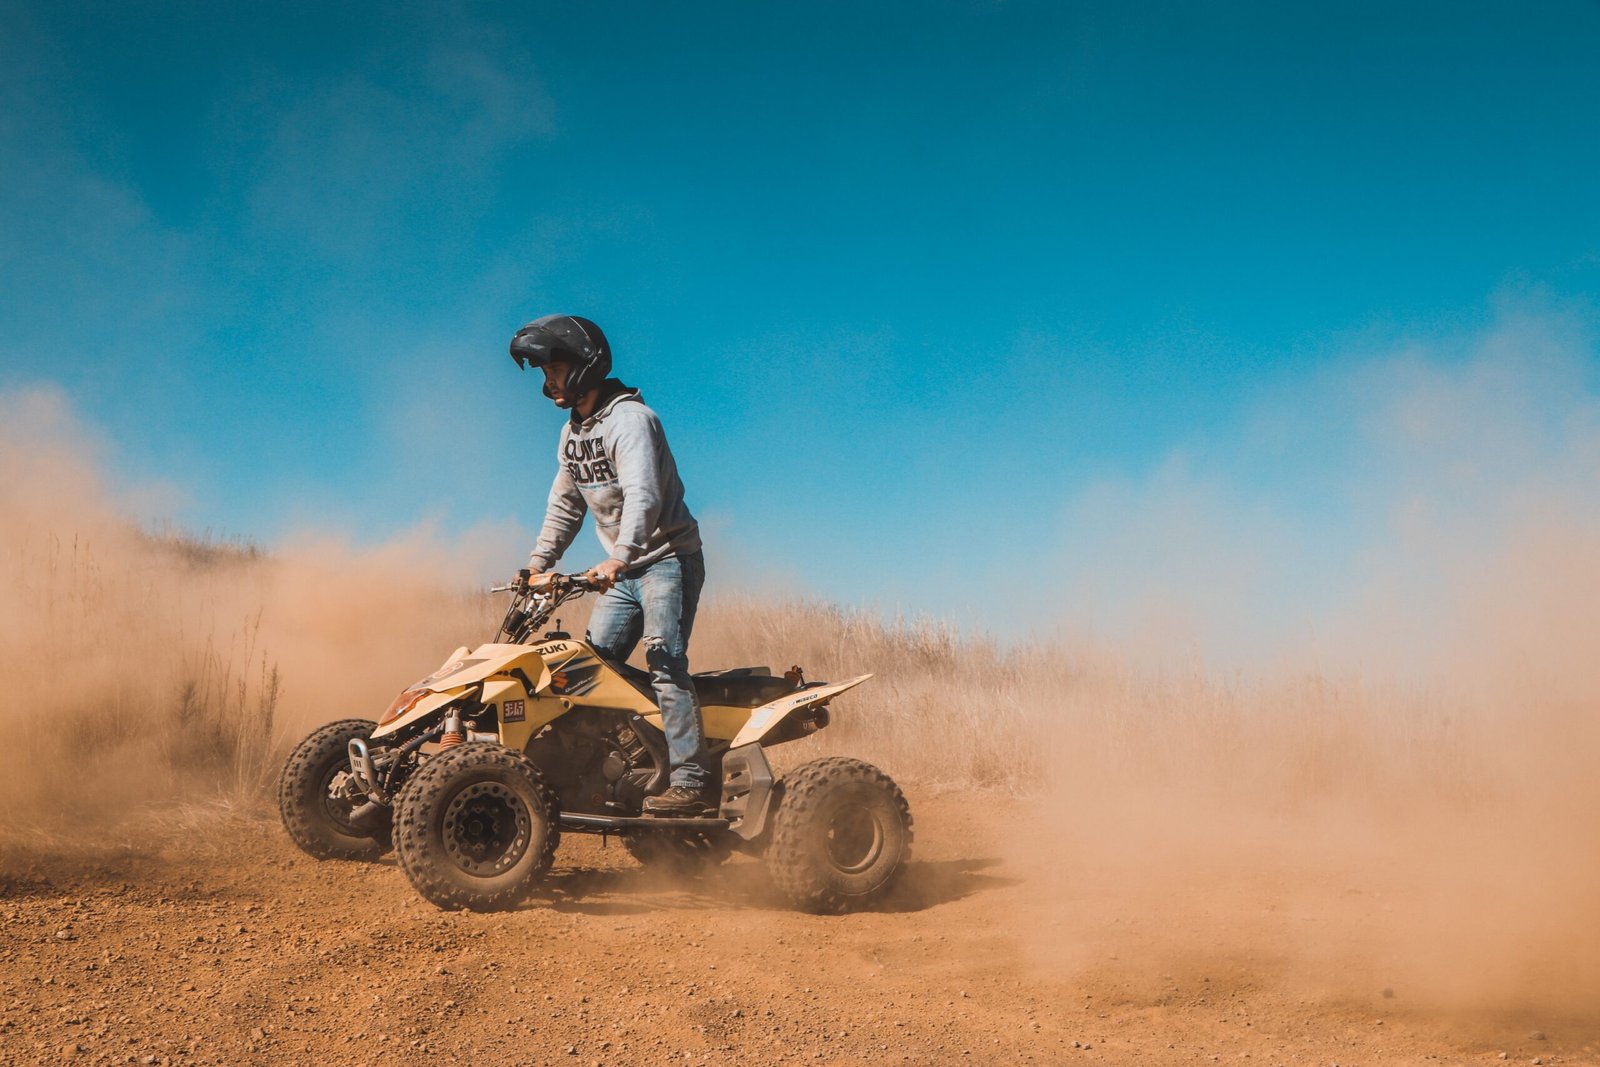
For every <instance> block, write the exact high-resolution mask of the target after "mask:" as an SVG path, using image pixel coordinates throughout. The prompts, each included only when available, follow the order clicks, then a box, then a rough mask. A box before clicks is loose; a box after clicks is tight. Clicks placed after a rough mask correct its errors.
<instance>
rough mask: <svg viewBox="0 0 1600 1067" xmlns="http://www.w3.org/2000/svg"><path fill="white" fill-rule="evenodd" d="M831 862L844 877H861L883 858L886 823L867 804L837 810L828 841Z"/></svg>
mask: <svg viewBox="0 0 1600 1067" xmlns="http://www.w3.org/2000/svg"><path fill="white" fill-rule="evenodd" d="M824 843H825V845H826V848H827V853H828V862H829V863H831V864H833V867H834V869H835V870H837V871H839V872H840V873H842V874H860V873H861V872H862V871H865V870H867V869H868V868H870V867H871V866H872V865H873V864H874V863H876V862H878V857H879V856H881V855H883V843H884V829H883V820H882V819H881V818H880V817H879V815H878V813H877V812H876V811H875V810H873V809H872V808H870V807H868V806H867V805H865V804H844V805H841V806H839V807H838V808H835V809H834V812H833V817H832V818H831V819H829V820H828V831H827V835H826V837H825V838H824Z"/></svg>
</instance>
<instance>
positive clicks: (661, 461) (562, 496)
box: [528, 379, 700, 574]
mask: <svg viewBox="0 0 1600 1067" xmlns="http://www.w3.org/2000/svg"><path fill="white" fill-rule="evenodd" d="M602 389H603V390H604V391H602V393H601V400H600V403H599V405H598V406H597V407H596V408H595V410H594V414H592V415H590V416H589V417H588V418H587V419H580V418H579V417H578V416H577V414H576V413H574V414H573V416H572V418H570V419H569V420H568V421H567V424H566V425H565V426H563V427H562V428H561V443H560V446H559V447H558V449H557V452H556V463H557V466H558V470H557V471H556V480H555V484H554V485H552V486H551V487H550V504H549V507H548V509H547V510H546V511H545V517H544V527H543V528H542V529H541V530H540V531H539V541H538V543H537V544H536V545H535V546H534V549H533V553H532V554H531V555H530V556H529V557H528V566H529V568H531V569H532V570H533V572H534V573H535V574H538V573H541V572H543V571H547V570H549V569H550V568H551V567H553V566H555V564H556V561H557V560H559V559H560V558H561V554H562V553H563V552H565V551H566V550H567V547H568V546H569V545H571V544H572V539H573V538H574V537H576V536H577V534H578V529H579V527H581V526H582V525H583V514H584V512H585V511H592V512H594V529H595V533H597V534H599V535H600V544H601V546H602V547H604V548H605V550H606V553H607V554H608V555H609V556H610V558H612V559H614V560H617V561H618V562H620V563H622V564H624V565H625V566H626V567H627V568H628V569H629V570H633V569H635V568H637V567H642V566H644V565H646V564H649V563H654V562H656V561H657V560H662V559H666V558H668V557H669V556H686V555H691V554H693V553H695V552H698V551H699V550H700V526H699V524H698V523H696V522H695V521H694V516H693V515H691V514H689V508H688V506H687V505H686V504H684V502H683V482H681V481H679V479H678V465H677V463H675V462H674V461H673V459H672V450H671V449H669V448H668V447H667V435H666V433H665V432H663V431H662V429H661V419H660V418H658V417H657V416H656V413H655V412H654V411H651V410H650V409H649V408H647V407H645V405H644V401H643V400H642V399H641V398H640V396H639V390H637V389H629V388H628V387H626V386H624V385H623V384H622V383H621V382H618V381H616V380H615V379H608V380H607V381H606V383H605V385H604V386H603V387H602Z"/></svg>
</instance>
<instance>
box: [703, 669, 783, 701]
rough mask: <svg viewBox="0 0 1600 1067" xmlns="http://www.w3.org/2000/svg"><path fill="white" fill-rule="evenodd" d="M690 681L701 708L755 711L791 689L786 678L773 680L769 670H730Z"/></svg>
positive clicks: (712, 672) (707, 673)
mask: <svg viewBox="0 0 1600 1067" xmlns="http://www.w3.org/2000/svg"><path fill="white" fill-rule="evenodd" d="M691 677H692V678H693V679H694V691H695V695H696V696H698V697H699V698H700V703H701V704H702V705H705V704H714V705H717V706H718V707H724V708H759V707H760V706H761V705H763V704H765V703H767V701H769V700H776V699H778V698H779V697H781V696H783V694H785V693H788V692H792V691H793V690H794V688H795V685H794V683H793V682H791V681H789V679H787V678H774V677H773V676H772V668H771V667H733V668H730V669H729V670H725V671H706V672H704V673H703V674H696V675H692V676H691Z"/></svg>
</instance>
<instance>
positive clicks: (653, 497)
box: [511, 315, 719, 817]
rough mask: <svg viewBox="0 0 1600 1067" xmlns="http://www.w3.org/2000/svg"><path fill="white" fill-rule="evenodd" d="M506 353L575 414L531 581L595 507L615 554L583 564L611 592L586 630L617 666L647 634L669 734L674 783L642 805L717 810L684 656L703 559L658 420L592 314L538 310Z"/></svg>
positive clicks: (546, 573) (542, 574)
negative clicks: (625, 376) (621, 372)
mask: <svg viewBox="0 0 1600 1067" xmlns="http://www.w3.org/2000/svg"><path fill="white" fill-rule="evenodd" d="M511 358H512V359H514V360H516V362H517V366H519V367H524V368H526V367H528V366H535V367H538V368H539V369H540V370H542V371H543V372H544V395H545V396H547V397H549V398H550V399H551V400H553V401H554V402H555V405H556V407H558V408H561V409H562V410H570V411H571V415H570V417H569V418H568V420H567V423H566V425H564V426H563V427H562V428H561V438H560V444H559V446H558V448H557V451H556V464H557V467H556V476H555V483H554V484H553V485H552V486H551V487H550V499H549V504H548V507H547V509H546V511H545V518H544V525H543V527H542V528H541V529H540V531H539V538H538V541H537V543H536V545H535V547H534V549H533V552H532V554H531V555H530V556H529V558H528V568H529V571H530V574H531V577H529V578H527V579H526V581H527V583H528V584H529V585H531V587H532V588H534V589H541V588H544V587H545V586H547V585H548V584H549V581H550V574H551V569H552V568H553V567H554V566H555V564H556V563H557V561H559V560H560V559H561V555H562V553H563V552H565V551H566V550H567V548H568V546H570V545H571V544H572V540H573V538H574V537H575V536H577V533H578V530H579V528H580V527H581V526H582V525H583V516H584V513H585V512H586V511H588V512H593V513H594V520H595V533H596V534H598V535H599V537H600V544H601V546H602V547H603V548H604V549H605V551H606V553H607V556H608V557H609V558H607V559H606V560H605V562H603V563H600V564H599V565H597V566H595V567H593V568H591V569H590V571H589V572H588V573H589V576H590V577H591V578H593V579H594V580H595V581H597V582H598V583H600V585H601V586H602V587H603V588H604V589H605V594H604V595H603V596H602V597H601V598H600V601H599V603H597V604H596V605H595V607H594V612H593V614H592V615H591V616H590V618H589V631H588V635H587V638H588V641H589V643H590V644H591V645H593V646H594V648H595V649H596V650H597V651H599V652H601V653H602V654H604V655H607V656H609V657H610V658H612V659H614V660H615V661H617V662H619V663H620V662H624V661H626V660H627V658H628V657H629V656H630V655H631V654H632V653H633V650H634V649H635V648H636V647H637V646H638V644H639V640H640V638H641V637H642V638H643V640H644V649H645V663H646V665H647V666H648V667H649V671H650V679H651V685H652V687H653V689H654V691H655V696H656V701H657V703H658V704H659V705H660V708H661V718H662V722H663V725H664V727H665V731H664V732H665V733H666V738H667V757H668V762H669V764H670V766H671V776H670V780H669V787H668V789H667V790H666V791H665V792H664V793H661V794H660V795H658V796H653V797H650V798H648V799H647V800H645V802H644V810H645V812H646V813H648V814H652V815H658V816H689V817H693V816H699V815H704V814H706V813H707V812H711V811H714V810H715V809H716V807H717V803H718V795H719V794H718V777H717V775H716V774H715V773H713V768H712V767H711V766H710V763H711V759H710V757H709V755H708V753H707V751H706V740H705V727H704V724H703V722H702V720H701V714H700V705H699V703H698V701H697V699H696V696H695V688H694V683H693V682H692V681H691V680H690V675H689V657H688V645H689V634H690V631H691V630H693V628H694V616H695V608H696V607H697V605H698V604H699V601H700V588H701V586H702V585H703V584H704V583H705V558H704V556H703V554H702V552H701V546H700V527H699V524H698V523H696V522H695V519H694V516H693V515H691V514H690V513H689V508H688V506H687V505H686V504H685V503H684V499H683V482H682V481H681V480H680V479H679V477H678V466H677V463H676V462H674V460H673V458H672V450H671V449H670V448H668V447H667V438H666V434H665V433H664V432H663V430H662V428H661V420H660V419H659V418H658V417H657V416H656V413H655V412H654V411H652V410H650V408H648V407H646V406H645V404H644V401H643V400H642V399H641V398H640V396H639V391H638V390H637V389H630V388H628V387H627V386H625V385H623V384H622V383H621V382H620V381H618V380H617V379H615V378H612V377H609V374H610V373H611V347H610V345H609V344H608V343H607V342H606V338H605V335H604V334H603V333H601V332H600V327H598V326H596V325H595V324H594V323H593V322H590V321H589V320H588V319H584V318H579V317H577V316H575V315H546V316H544V317H543V318H539V319H535V320H534V321H532V322H530V323H528V324H527V325H526V326H524V327H522V328H521V329H520V330H518V331H517V333H516V336H514V337H513V338H512V339H511ZM523 580H524V579H521V578H520V577H519V579H518V581H519V582H521V581H523Z"/></svg>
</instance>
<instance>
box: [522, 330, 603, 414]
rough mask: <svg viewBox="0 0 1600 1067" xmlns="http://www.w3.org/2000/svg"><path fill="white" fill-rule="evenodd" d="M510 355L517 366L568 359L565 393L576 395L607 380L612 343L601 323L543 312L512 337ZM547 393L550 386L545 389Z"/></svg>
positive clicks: (562, 361) (580, 394)
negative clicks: (608, 341)
mask: <svg viewBox="0 0 1600 1067" xmlns="http://www.w3.org/2000/svg"><path fill="white" fill-rule="evenodd" d="M511 358H512V359H514V360H516V361H517V366H519V367H527V366H530V365H532V366H535V367H542V366H544V365H545V364H546V363H570V364H572V373H570V374H568V375H567V382H566V390H567V393H568V394H569V395H570V396H572V397H574V398H576V397H580V396H582V395H583V394H584V393H587V392H588V391H589V390H591V389H593V388H594V387H595V386H597V385H599V384H600V383H601V382H603V381H605V380H606V376H607V375H609V374H610V373H611V346H610V345H609V344H607V343H606V335H605V334H603V333H601V332H600V327H598V326H596V325H595V324H594V323H592V322H590V321H589V320H588V319H581V318H579V317H578V316H576V315H546V316H544V317H543V318H539V319H534V320H533V321H532V322H530V323H528V324H527V325H526V326H524V327H523V328H522V329H520V330H518V331H517V335H516V336H515V337H513V338H512V339H511ZM545 395H546V396H549V395H550V390H549V389H548V388H547V389H546V390H545Z"/></svg>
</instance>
